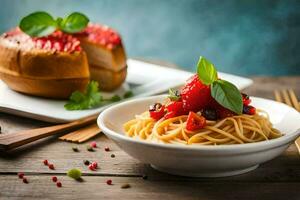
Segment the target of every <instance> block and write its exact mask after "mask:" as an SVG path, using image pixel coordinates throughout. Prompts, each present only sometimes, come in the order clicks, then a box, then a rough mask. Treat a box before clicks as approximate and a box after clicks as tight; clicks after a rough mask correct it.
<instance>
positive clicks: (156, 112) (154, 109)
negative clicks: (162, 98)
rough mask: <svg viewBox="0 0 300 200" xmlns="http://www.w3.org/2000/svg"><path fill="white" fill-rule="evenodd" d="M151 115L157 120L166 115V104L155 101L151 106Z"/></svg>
mask: <svg viewBox="0 0 300 200" xmlns="http://www.w3.org/2000/svg"><path fill="white" fill-rule="evenodd" d="M149 113H150V117H151V118H153V119H155V120H160V119H161V118H162V117H163V116H164V115H165V106H163V105H161V104H160V103H155V104H153V105H151V106H150V108H149Z"/></svg>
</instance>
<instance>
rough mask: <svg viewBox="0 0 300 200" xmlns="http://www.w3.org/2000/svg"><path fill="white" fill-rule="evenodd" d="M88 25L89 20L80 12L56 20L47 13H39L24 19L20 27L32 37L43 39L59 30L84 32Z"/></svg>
mask: <svg viewBox="0 0 300 200" xmlns="http://www.w3.org/2000/svg"><path fill="white" fill-rule="evenodd" d="M88 23H89V18H88V17H87V16H85V15H84V14H82V13H79V12H73V13H71V14H70V15H68V16H67V17H65V18H61V17H58V18H57V19H56V20H55V19H54V18H53V17H52V16H51V15H50V14H48V13H47V12H43V11H38V12H34V13H31V14H29V15H27V16H26V17H24V18H23V19H22V20H21V21H20V24H19V27H20V29H21V30H22V31H23V32H24V33H26V34H28V35H30V36H32V37H43V36H47V35H50V34H51V33H53V32H54V31H55V30H57V29H59V30H61V31H63V32H66V33H77V32H80V31H82V30H83V29H84V28H85V27H86V26H87V24H88Z"/></svg>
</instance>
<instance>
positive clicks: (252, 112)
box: [243, 105, 256, 115]
mask: <svg viewBox="0 0 300 200" xmlns="http://www.w3.org/2000/svg"><path fill="white" fill-rule="evenodd" d="M243 113H244V114H247V115H255V113H256V108H255V107H253V106H247V105H244V107H243Z"/></svg>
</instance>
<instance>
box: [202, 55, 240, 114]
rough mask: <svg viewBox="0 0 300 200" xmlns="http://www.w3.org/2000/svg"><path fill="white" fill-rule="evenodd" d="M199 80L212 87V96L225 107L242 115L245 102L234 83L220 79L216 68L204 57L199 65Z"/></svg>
mask: <svg viewBox="0 0 300 200" xmlns="http://www.w3.org/2000/svg"><path fill="white" fill-rule="evenodd" d="M197 73H198V77H199V79H200V80H201V81H202V82H203V83H204V84H205V85H210V92H211V96H212V97H213V98H214V99H215V100H216V101H217V102H218V103H219V104H221V105H222V106H223V107H225V108H227V109H229V110H231V111H233V112H235V113H237V114H242V111H243V100H242V95H241V93H240V91H239V90H238V89H237V87H236V86H235V85H233V84H232V83H230V82H228V81H225V80H220V79H218V74H217V70H216V68H215V66H214V65H213V64H212V63H211V62H209V61H208V60H207V59H205V58H204V57H200V59H199V61H198V65H197Z"/></svg>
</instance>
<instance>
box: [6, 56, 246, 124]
mask: <svg viewBox="0 0 300 200" xmlns="http://www.w3.org/2000/svg"><path fill="white" fill-rule="evenodd" d="M127 64H128V75H127V78H126V82H125V83H124V84H123V85H122V87H121V88H119V89H118V90H117V91H115V92H113V93H103V96H112V95H114V94H118V95H123V94H124V92H126V91H127V90H131V91H133V93H134V94H135V96H134V97H132V98H138V97H143V96H150V95H154V94H159V93H163V92H165V91H167V90H168V89H169V88H175V87H178V86H180V85H182V84H184V82H185V81H186V79H187V78H189V77H190V76H191V75H192V73H190V72H186V71H182V70H178V69H171V68H166V67H163V66H159V65H155V64H149V63H146V62H142V61H138V60H133V59H128V60H127ZM219 76H220V78H222V79H225V80H228V81H230V82H232V83H233V84H235V85H236V86H237V87H238V88H239V89H243V88H245V87H247V86H249V85H251V84H252V80H251V79H248V78H244V77H240V76H235V75H231V74H225V73H219ZM65 103H66V101H63V100H52V99H45V98H39V97H33V96H28V95H24V94H21V93H18V92H14V91H12V90H10V89H9V88H8V87H7V86H6V85H5V84H4V83H3V82H2V81H0V111H1V112H6V113H10V114H15V115H20V116H24V117H29V118H33V119H38V120H42V121H47V122H54V123H62V122H69V121H73V120H78V119H81V118H84V117H87V116H90V115H93V114H96V113H100V112H101V111H103V110H104V109H105V108H107V107H108V106H109V105H108V106H102V107H99V108H95V109H89V110H81V111H68V110H65V108H64V104H65Z"/></svg>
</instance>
